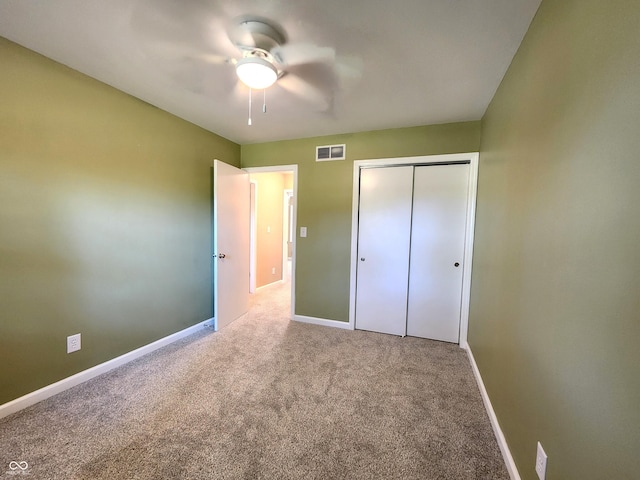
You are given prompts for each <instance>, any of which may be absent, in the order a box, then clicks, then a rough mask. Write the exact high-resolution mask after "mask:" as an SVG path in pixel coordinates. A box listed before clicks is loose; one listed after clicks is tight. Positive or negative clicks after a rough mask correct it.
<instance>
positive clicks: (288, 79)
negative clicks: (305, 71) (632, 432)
mask: <svg viewBox="0 0 640 480" xmlns="http://www.w3.org/2000/svg"><path fill="white" fill-rule="evenodd" d="M276 85H278V86H280V87H282V88H283V89H284V90H286V91H288V92H289V93H292V94H294V95H296V96H298V97H300V98H301V99H302V100H304V101H306V102H308V103H310V104H312V105H315V106H316V107H318V109H319V110H321V111H326V110H327V109H329V108H330V107H331V105H332V99H331V95H327V94H326V93H325V92H323V91H322V90H321V89H320V88H319V87H317V86H315V85H313V84H311V83H309V82H307V81H306V80H304V79H303V78H302V77H300V76H298V75H295V74H292V73H287V74H286V75H285V76H283V77H282V78H280V79H279V80H278V82H277V83H276Z"/></svg>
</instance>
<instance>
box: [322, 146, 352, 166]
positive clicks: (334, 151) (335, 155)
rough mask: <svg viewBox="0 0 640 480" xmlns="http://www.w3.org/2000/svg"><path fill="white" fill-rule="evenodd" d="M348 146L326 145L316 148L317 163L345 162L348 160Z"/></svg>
mask: <svg viewBox="0 0 640 480" xmlns="http://www.w3.org/2000/svg"><path fill="white" fill-rule="evenodd" d="M346 152H347V146H346V145H345V144H342V145H324V146H322V147H316V162H328V161H330V160H344V159H345V158H346Z"/></svg>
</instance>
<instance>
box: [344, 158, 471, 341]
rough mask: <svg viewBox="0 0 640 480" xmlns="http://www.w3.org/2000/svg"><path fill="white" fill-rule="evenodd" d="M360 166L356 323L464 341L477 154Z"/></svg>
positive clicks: (397, 332)
mask: <svg viewBox="0 0 640 480" xmlns="http://www.w3.org/2000/svg"><path fill="white" fill-rule="evenodd" d="M359 173H360V178H359V203H358V231H357V266H356V295H355V328H356V329H360V330H370V331H375V332H381V333H388V334H392V335H401V336H404V335H409V336H415V337H423V338H431V339H434V340H442V341H446V342H453V343H458V342H459V341H460V318H461V311H462V310H461V309H462V306H463V303H462V302H463V295H462V291H463V271H464V266H465V265H464V262H465V258H464V257H465V246H466V243H465V237H466V235H467V233H468V232H467V223H468V222H467V210H468V205H469V201H468V198H469V177H470V175H469V173H470V165H469V162H468V161H466V162H465V161H460V162H452V163H435V164H418V165H402V166H383V167H367V168H361V169H360V170H359Z"/></svg>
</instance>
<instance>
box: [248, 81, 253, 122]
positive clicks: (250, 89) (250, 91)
mask: <svg viewBox="0 0 640 480" xmlns="http://www.w3.org/2000/svg"><path fill="white" fill-rule="evenodd" d="M252 91H253V89H252V88H251V87H249V122H248V123H247V125H249V126H250V125H251V93H252Z"/></svg>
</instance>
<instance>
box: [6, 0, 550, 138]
mask: <svg viewBox="0 0 640 480" xmlns="http://www.w3.org/2000/svg"><path fill="white" fill-rule="evenodd" d="M539 4H540V0H395V1H393V0H222V1H213V0H0V35H2V36H4V37H6V38H8V39H10V40H12V41H14V42H16V43H19V44H21V45H24V46H26V47H27V48H30V49H32V50H35V51H36V52H39V53H41V54H43V55H45V56H47V57H50V58H52V59H54V60H56V61H58V62H60V63H63V64H65V65H68V66H70V67H71V68H74V69H76V70H79V71H80V72H83V73H85V74H87V75H89V76H91V77H94V78H96V79H98V80H100V81H102V82H105V83H107V84H109V85H112V86H114V87H116V88H118V89H120V90H122V91H124V92H127V93H129V94H131V95H133V96H135V97H138V98H140V99H142V100H144V101H146V102H148V103H150V104H153V105H156V106H157V107H159V108H161V109H163V110H166V111H168V112H171V113H173V114H175V115H177V116H179V117H181V118H184V119H186V120H189V121H190V122H193V123H195V124H197V125H200V126H202V127H204V128H206V129H207V130H210V131H212V132H215V133H217V134H219V135H221V136H223V137H226V138H228V139H230V140H233V141H234V142H237V143H240V144H247V143H257V142H264V141H273V140H284V139H292V138H303V137H311V136H318V135H329V134H335V133H349V132H359V131H366V130H378V129H385V128H396V127H408V126H417V125H428V124H438V123H448V122H458V121H467V120H478V119H480V118H481V117H482V115H483V113H484V112H485V110H486V108H487V105H488V104H489V102H490V101H491V98H492V97H493V94H494V93H495V91H496V89H497V87H498V85H499V83H500V81H501V79H502V77H503V75H504V73H505V71H506V69H507V67H508V66H509V64H510V62H511V59H512V58H513V55H514V54H515V52H516V50H517V48H518V46H519V45H520V42H521V40H522V38H523V36H524V34H525V32H526V30H527V28H528V26H529V24H530V22H531V20H532V18H533V16H534V14H535V12H536V10H537V8H538V6H539ZM241 15H258V16H261V17H266V18H268V19H271V20H273V21H275V22H277V23H278V24H279V25H280V26H281V27H282V29H283V30H284V31H285V33H286V35H287V37H288V42H289V43H291V44H293V43H307V44H308V43H310V44H314V45H317V46H327V47H332V48H334V49H335V52H336V55H337V57H338V59H339V62H340V63H341V64H345V65H349V66H350V67H351V70H352V71H353V70H354V67H357V69H356V71H360V72H361V74H360V75H359V76H355V77H354V76H353V75H352V76H351V77H350V81H348V82H345V83H343V84H342V85H341V86H340V88H335V89H332V90H331V92H330V93H331V95H329V94H328V90H327V89H323V90H322V94H320V95H318V94H317V91H316V90H315V89H312V88H311V87H310V86H309V84H305V83H304V82H300V81H298V82H296V80H298V79H299V78H300V77H302V78H304V79H305V80H307V81H309V82H310V83H314V82H317V81H318V79H320V80H322V79H323V77H322V75H325V74H326V72H324V71H323V70H322V69H318V68H312V67H302V68H301V67H298V69H297V71H296V72H297V73H298V74H299V75H300V77H296V76H294V75H285V76H284V77H283V78H281V79H280V80H279V81H278V83H276V85H274V86H273V87H271V88H270V89H268V90H267V107H268V108H267V113H266V114H263V113H262V108H261V107H262V93H261V92H254V108H253V125H252V126H248V125H247V112H248V89H246V88H245V87H244V86H242V85H238V84H237V81H236V77H235V71H234V67H233V65H230V64H221V63H210V62H209V61H207V60H205V59H204V57H202V56H198V55H202V54H207V53H211V54H214V56H215V55H218V56H220V55H222V56H234V57H236V58H237V57H239V55H240V54H239V52H238V50H236V49H235V47H234V46H233V45H232V44H231V42H230V41H229V39H228V36H227V33H226V32H227V29H228V28H229V26H230V24H231V23H232V22H231V21H232V20H233V19H235V18H237V17H238V16H241ZM185 52H187V53H188V54H185ZM323 72H324V73H323ZM318 85H323V86H325V87H326V83H318ZM285 86H286V87H287V89H285V88H284V87H285ZM295 92H297V93H295ZM314 92H315V93H314ZM329 96H330V97H331V98H333V108H328V105H329V104H328V103H327V98H328V97H329Z"/></svg>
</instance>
